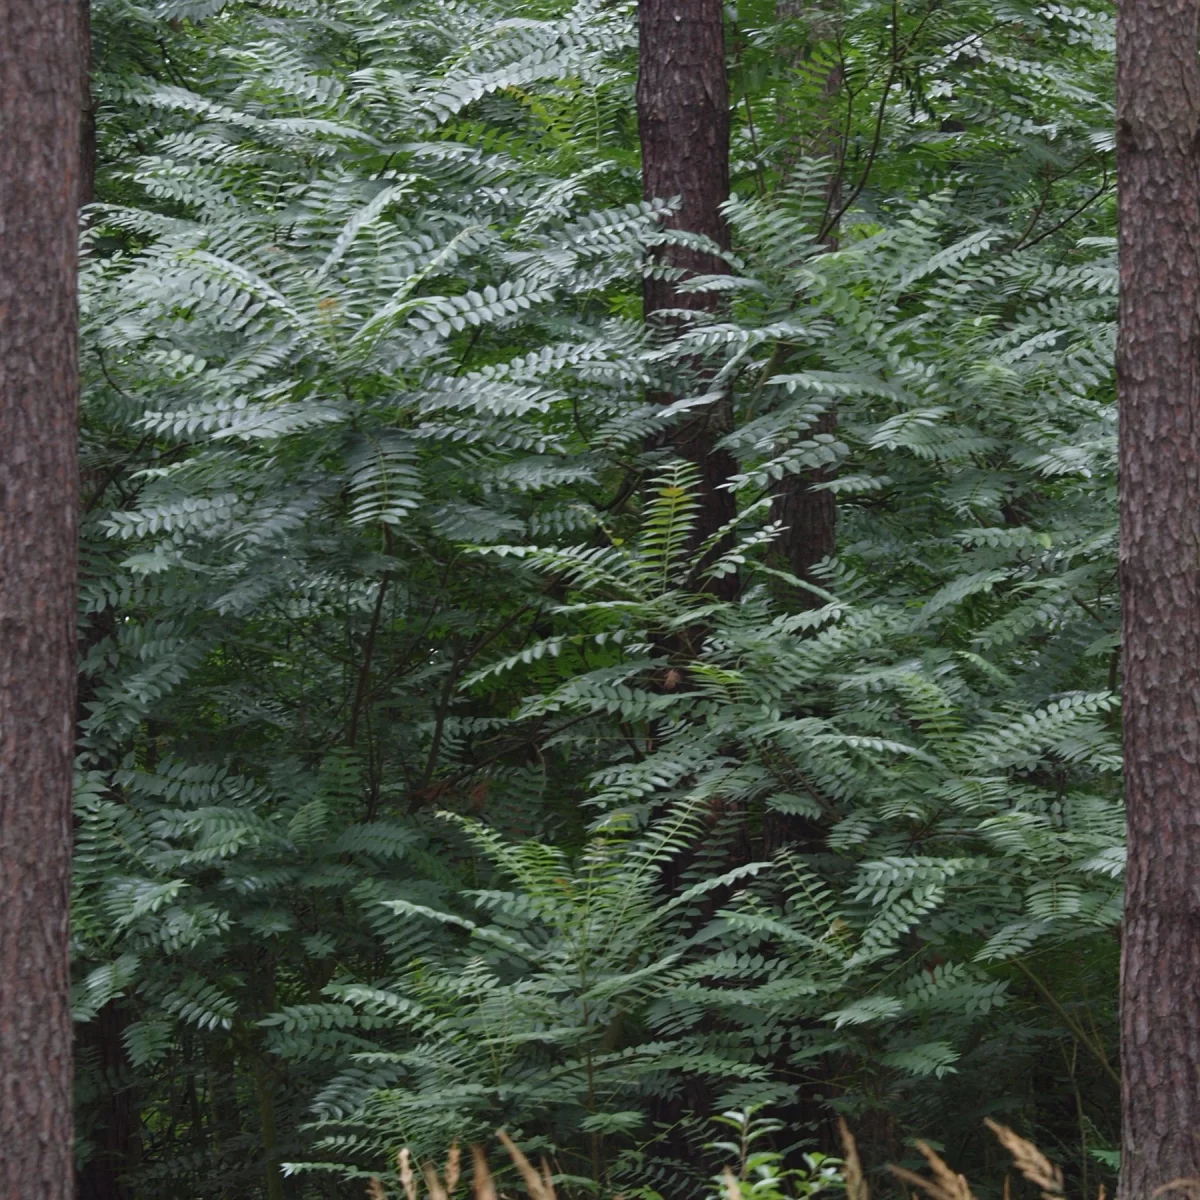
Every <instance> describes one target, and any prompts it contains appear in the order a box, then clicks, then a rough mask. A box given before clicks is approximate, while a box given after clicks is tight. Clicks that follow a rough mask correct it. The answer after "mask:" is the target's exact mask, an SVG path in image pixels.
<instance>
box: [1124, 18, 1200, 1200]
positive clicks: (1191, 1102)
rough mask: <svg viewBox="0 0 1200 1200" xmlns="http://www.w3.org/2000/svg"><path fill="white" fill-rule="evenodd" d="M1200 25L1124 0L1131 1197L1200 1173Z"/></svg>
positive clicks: (1127, 1180)
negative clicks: (1199, 149) (1199, 982)
mask: <svg viewBox="0 0 1200 1200" xmlns="http://www.w3.org/2000/svg"><path fill="white" fill-rule="evenodd" d="M1198 32H1200V30H1198V25H1197V3H1196V0H1153V2H1152V0H1120V2H1119V4H1118V17H1117V47H1118V49H1117V149H1118V178H1119V203H1120V256H1121V299H1120V337H1119V341H1118V352H1117V382H1118V390H1119V394H1120V415H1121V450H1120V484H1121V554H1120V561H1121V591H1122V598H1123V609H1124V614H1123V624H1124V741H1125V764H1126V785H1125V788H1126V802H1127V806H1128V833H1129V867H1128V875H1127V879H1126V889H1125V897H1126V900H1125V928H1124V939H1123V949H1122V963H1121V1065H1122V1070H1123V1085H1122V1110H1123V1131H1122V1145H1123V1152H1122V1165H1121V1184H1120V1197H1121V1200H1144V1198H1145V1197H1148V1196H1150V1195H1151V1194H1152V1193H1153V1191H1154V1189H1155V1188H1157V1187H1159V1186H1160V1185H1162V1184H1164V1183H1166V1182H1168V1181H1169V1180H1171V1179H1175V1178H1178V1177H1185V1176H1186V1177H1195V1176H1198V1175H1200V1137H1198V1136H1197V1130H1200V997H1198V994H1197V990H1196V985H1197V980H1200V888H1197V885H1196V879H1197V877H1198V876H1200V316H1198V314H1200V155H1198V153H1197V131H1198V129H1200V59H1198V57H1197V34H1198Z"/></svg>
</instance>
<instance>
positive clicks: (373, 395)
mask: <svg viewBox="0 0 1200 1200" xmlns="http://www.w3.org/2000/svg"><path fill="white" fill-rule="evenodd" d="M729 23H730V36H729V45H730V49H731V80H732V83H733V85H734V89H735V97H734V98H735V101H736V113H737V120H738V122H739V125H738V127H737V130H736V144H735V157H736V159H737V161H736V162H735V187H736V189H737V195H736V196H735V197H734V198H733V199H732V200H731V202H730V204H729V206H728V216H729V220H730V222H731V225H732V227H733V230H734V253H733V256H732V257H731V259H730V262H731V268H732V275H731V276H729V277H721V278H719V279H715V278H714V279H709V280H698V281H695V283H694V285H693V286H698V287H710V288H720V289H722V291H723V292H724V293H725V294H726V295H727V297H728V303H727V304H726V305H725V306H724V308H723V310H722V311H721V313H720V314H719V315H718V316H717V317H716V318H713V319H705V318H696V319H695V320H694V321H693V322H691V323H689V324H687V325H685V326H683V327H680V328H678V329H676V330H675V331H674V333H673V336H672V337H671V338H670V339H669V340H665V341H664V340H661V339H656V338H651V337H648V336H647V335H646V333H645V332H644V330H643V328H642V326H641V320H640V318H641V308H640V304H641V302H640V272H641V269H642V263H643V259H644V251H645V248H646V247H647V246H649V245H652V244H653V243H654V242H655V240H656V239H661V238H662V236H663V234H662V233H661V230H660V228H659V226H658V223H657V214H658V213H660V212H661V211H662V206H661V205H655V204H644V203H642V202H641V200H640V184H639V182H638V163H637V155H636V146H637V138H636V121H635V114H634V110H633V85H634V80H633V68H634V62H635V57H636V55H635V42H634V22H633V8H632V6H631V5H630V4H629V3H625V2H620V3H609V2H597V0H583V2H582V3H579V4H577V5H575V6H574V7H569V6H567V5H566V4H563V3H557V2H551V0H533V2H531V3H529V4H524V5H517V4H515V3H513V2H512V0H470V2H468V0H446V2H438V0H268V2H260V3H253V2H251V0H244V2H230V3H223V2H222V0H170V2H168V3H163V4H160V5H150V4H144V3H138V2H136V0H96V3H95V8H94V24H95V30H96V38H97V45H96V55H97V73H96V81H95V84H96V93H97V100H98V105H99V123H100V139H101V140H100V164H101V165H100V175H99V180H98V195H99V202H98V203H97V205H95V206H94V207H93V208H92V209H91V210H90V211H89V214H88V218H87V229H86V232H85V240H86V246H87V255H86V260H85V269H84V281H83V312H84V323H85V335H84V336H85V343H84V367H85V376H86V397H85V414H84V457H85V479H84V490H85V505H86V511H85V522H84V612H83V617H82V625H81V643H82V646H83V665H82V675H81V680H82V681H81V730H82V742H81V756H80V786H79V790H78V808H77V853H78V869H77V877H76V878H77V891H76V900H75V927H74V937H75V960H76V971H77V983H78V986H77V1013H78V1020H79V1023H80V1024H79V1044H80V1063H79V1087H80V1113H81V1134H82V1137H81V1142H80V1160H81V1163H82V1165H83V1170H84V1172H85V1175H86V1173H87V1172H88V1171H89V1170H91V1171H94V1170H96V1169H97V1164H99V1163H101V1162H103V1161H105V1159H106V1156H111V1155H114V1154H119V1155H120V1156H121V1157H120V1160H119V1161H120V1168H121V1170H122V1171H124V1172H126V1173H127V1175H128V1177H129V1180H130V1181H131V1183H132V1185H133V1187H134V1189H135V1194H136V1195H138V1196H145V1197H159V1196H161V1197H168V1196H188V1197H208V1196H212V1197H235V1196H236V1197H247V1196H252V1195H258V1194H263V1195H267V1196H271V1197H276V1196H283V1195H292V1196H318V1195H339V1196H340V1195H361V1194H363V1183H362V1180H361V1179H360V1178H356V1177H357V1176H362V1175H368V1174H371V1173H377V1172H381V1171H386V1170H387V1169H388V1165H389V1163H390V1162H391V1160H392V1154H393V1152H394V1150H395V1148H396V1147H397V1146H399V1145H401V1144H408V1145H410V1146H412V1147H413V1148H414V1150H415V1152H416V1153H417V1154H419V1155H431V1154H435V1153H440V1152H441V1151H442V1150H443V1149H444V1148H445V1146H446V1145H447V1144H449V1142H451V1141H452V1140H454V1139H456V1138H457V1139H461V1140H470V1139H481V1138H485V1137H486V1136H487V1133H488V1131H489V1130H491V1129H493V1128H495V1127H496V1126H498V1125H503V1126H505V1127H507V1128H508V1129H509V1130H510V1131H511V1132H512V1134H513V1136H514V1137H515V1138H516V1139H517V1140H518V1141H519V1142H520V1143H521V1144H522V1145H524V1146H526V1147H527V1148H530V1149H531V1150H540V1151H544V1152H545V1153H547V1154H548V1155H549V1157H550V1158H551V1161H552V1163H553V1165H554V1168H555V1170H556V1171H557V1172H558V1173H559V1177H560V1181H561V1184H562V1189H561V1190H562V1191H563V1192H565V1193H566V1194H570V1195H577V1194H579V1195H582V1194H589V1193H591V1192H594V1191H597V1190H598V1191H599V1192H601V1193H603V1194H609V1193H611V1192H613V1191H618V1190H622V1189H623V1190H625V1191H626V1194H630V1191H631V1189H635V1188H638V1187H641V1188H643V1189H647V1190H645V1191H644V1192H643V1194H645V1195H649V1194H650V1191H651V1190H654V1191H657V1192H659V1193H660V1194H661V1195H662V1196H663V1197H665V1198H666V1200H683V1198H685V1197H690V1196H699V1195H703V1194H705V1193H706V1191H707V1190H708V1189H709V1188H710V1187H711V1183H710V1178H711V1176H712V1173H713V1171H714V1170H715V1169H716V1167H717V1166H719V1165H720V1161H721V1155H722V1153H723V1151H722V1150H721V1149H720V1148H718V1149H715V1150H705V1149H704V1147H705V1144H706V1143H707V1142H709V1141H710V1140H711V1138H712V1129H711V1123H710V1118H711V1117H713V1116H714V1114H719V1113H720V1112H722V1111H725V1110H742V1109H745V1108H748V1107H752V1106H756V1105H761V1106H765V1111H766V1112H767V1113H769V1114H770V1116H771V1117H773V1118H775V1119H777V1120H778V1121H779V1122H781V1124H780V1125H779V1126H778V1127H776V1126H775V1125H770V1124H768V1126H766V1127H765V1128H766V1129H767V1131H768V1134H769V1136H770V1139H771V1141H772V1144H773V1148H774V1150H776V1151H779V1152H781V1153H783V1154H784V1156H785V1157H784V1160H781V1161H786V1162H787V1163H793V1164H798V1163H799V1162H800V1159H799V1157H798V1156H799V1154H800V1153H801V1152H802V1151H803V1150H805V1149H806V1148H808V1149H813V1148H814V1147H818V1146H820V1147H822V1148H824V1149H825V1150H826V1151H829V1150H833V1149H834V1148H835V1145H836V1143H835V1142H834V1141H832V1139H831V1134H830V1114H831V1113H832V1112H842V1113H845V1114H847V1116H848V1117H849V1118H850V1119H851V1121H852V1123H853V1124H854V1125H855V1127H856V1129H857V1130H858V1131H859V1134H860V1140H861V1141H863V1142H864V1143H865V1144H866V1153H865V1157H866V1158H867V1160H868V1161H870V1162H880V1161H882V1160H883V1159H885V1158H887V1157H891V1158H896V1159H898V1158H903V1157H904V1156H905V1155H907V1154H908V1153H909V1151H908V1150H907V1148H906V1147H907V1144H908V1143H910V1142H911V1139H912V1138H913V1137H914V1136H927V1137H928V1136H931V1135H932V1136H937V1137H940V1138H942V1139H943V1140H944V1141H946V1142H950V1143H952V1153H951V1155H950V1157H951V1158H952V1160H953V1161H954V1162H955V1163H956V1165H959V1166H961V1167H963V1168H964V1169H968V1172H969V1169H970V1168H971V1166H972V1164H973V1163H975V1162H977V1161H980V1160H981V1157H982V1156H983V1155H984V1154H985V1153H986V1151H985V1148H984V1145H983V1141H982V1138H981V1136H980V1134H979V1128H978V1126H979V1121H980V1119H981V1117H982V1116H983V1115H986V1114H989V1113H995V1114H998V1115H1000V1117H1001V1119H1003V1120H1005V1121H1007V1122H1009V1123H1010V1124H1013V1125H1015V1126H1017V1127H1018V1128H1021V1129H1022V1130H1023V1131H1025V1132H1029V1133H1032V1134H1034V1135H1035V1136H1036V1138H1037V1140H1038V1141H1039V1142H1040V1143H1041V1144H1042V1145H1043V1146H1044V1147H1045V1148H1046V1149H1047V1150H1051V1151H1056V1152H1057V1153H1058V1154H1059V1156H1060V1157H1061V1158H1062V1159H1063V1160H1064V1161H1065V1162H1067V1163H1068V1164H1069V1167H1068V1169H1069V1171H1073V1172H1074V1175H1075V1177H1076V1179H1077V1180H1078V1181H1079V1182H1081V1183H1087V1182H1088V1181H1089V1179H1090V1180H1091V1181H1093V1182H1094V1180H1095V1179H1096V1178H1097V1177H1098V1173H1100V1174H1102V1173H1103V1172H1105V1171H1107V1170H1110V1169H1111V1167H1112V1165H1113V1155H1112V1151H1111V1145H1112V1141H1113V1139H1114V1132H1115V1122H1116V1117H1115V1109H1116V1086H1115V1083H1114V1081H1113V1067H1112V1066H1111V1065H1110V1062H1111V1061H1112V1058H1113V1042H1114V1013H1113V994H1114V991H1115V986H1114V985H1115V971H1116V959H1117V941H1116V938H1115V927H1116V923H1117V921H1118V918H1119V904H1120V876H1121V871H1122V862H1123V850H1122V845H1121V836H1122V833H1121V811H1120V778H1119V769H1120V763H1119V757H1118V739H1117V737H1116V722H1117V720H1118V717H1117V714H1116V712H1115V707H1114V706H1115V699H1114V694H1115V692H1116V690H1117V683H1118V680H1117V674H1116V673H1117V656H1116V628H1117V600H1116V572H1115V559H1116V553H1115V499H1114V497H1115V487H1114V465H1113V455H1114V448H1115V416H1114V408H1113V383H1112V373H1111V365H1110V364H1111V357H1112V339H1113V327H1112V322H1113V316H1114V297H1115V266H1114V262H1113V253H1114V252H1113V242H1112V239H1111V234H1112V221H1113V205H1112V196H1111V192H1110V190H1109V173H1110V170H1109V168H1110V147H1109V141H1108V133H1107V131H1108V129H1109V126H1110V124H1111V112H1110V108H1109V106H1108V104H1107V102H1106V100H1105V99H1104V97H1107V95H1108V93H1109V90H1110V80H1109V76H1110V71H1111V50H1112V47H1111V40H1112V30H1111V18H1110V15H1109V13H1108V11H1107V8H1106V7H1104V6H1102V5H1099V4H1095V5H1092V4H1086V5H1085V4H1079V5H1076V6H1074V7H1068V6H1065V5H1055V4H1027V3H1024V2H1023V0H1021V2H1018V3H1000V2H999V0H920V2H914V3H903V4H900V3H893V2H891V0H889V2H887V3H881V2H880V0H856V2H853V3H851V2H849V0H847V2H846V3H844V4H841V5H840V6H836V5H820V6H818V5H814V6H811V7H809V8H805V7H803V6H801V7H799V8H794V7H789V6H786V5H782V4H781V5H780V7H779V11H778V12H777V11H776V10H775V8H774V6H773V5H770V4H764V3H761V2H760V0H753V2H752V3H749V4H747V5H741V6H737V7H731V8H730V9H729ZM835 77H836V80H837V86H836V87H833V86H831V83H830V81H831V79H833V78H835ZM831 130H832V131H836V133H831ZM831 139H832V141H831ZM832 142H837V143H838V144H839V145H841V146H843V147H844V156H842V157H843V158H844V161H843V162H842V163H841V164H840V165H839V164H837V163H834V162H831V161H830V160H829V159H828V158H827V157H813V155H825V154H827V153H828V152H829V150H830V146H831V144H832ZM831 173H833V174H836V175H838V176H839V178H840V182H839V183H838V184H837V185H836V186H831V184H830V175H831ZM669 200H670V198H669V197H668V198H664V202H669ZM664 380H669V381H671V383H672V385H673V387H674V390H675V391H676V392H677V393H678V394H682V395H685V396H687V397H688V399H686V400H684V401H681V402H680V403H679V404H677V405H675V406H674V407H672V408H670V409H663V408H661V407H659V406H657V405H654V404H652V403H648V402H647V397H646V393H647V389H648V388H649V389H651V390H652V389H653V388H654V386H655V384H661V383H662V382H663V381H664ZM689 381H690V384H689ZM722 389H723V390H724V391H725V392H726V394H728V395H730V396H731V397H732V410H733V421H732V424H731V427H730V428H729V429H728V430H727V432H726V435H725V439H724V444H725V445H726V447H727V448H729V449H730V450H731V451H732V452H733V453H734V454H735V455H736V458H737V462H738V466H739V472H740V473H739V475H738V477H737V479H736V480H735V481H734V482H735V486H736V489H737V497H738V508H739V517H738V520H737V522H736V524H735V527H734V528H732V529H729V530H724V531H721V532H720V533H719V534H717V535H714V536H713V537H712V538H711V539H710V541H711V548H712V553H710V554H708V555H697V554H696V553H694V552H693V551H692V550H690V549H689V548H688V547H689V545H690V542H689V538H690V533H691V530H692V527H693V525H692V523H693V521H694V519H695V502H694V495H695V486H696V485H695V481H694V479H693V477H692V475H691V473H690V469H689V468H688V467H687V466H686V465H685V464H680V463H678V462H675V461H672V459H671V458H670V455H669V452H668V451H666V450H664V449H662V448H655V447H656V446H658V445H659V442H660V441H661V439H657V438H656V436H655V435H656V434H658V433H659V432H661V431H662V430H663V429H664V428H665V427H667V426H669V425H670V424H671V423H672V422H673V421H678V420H679V419H680V417H681V416H682V415H683V414H684V413H685V412H686V411H687V409H688V408H689V407H690V406H694V405H697V404H706V403H712V402H713V399H714V397H715V395H716V394H717V393H718V392H719V391H721V390H722ZM833 407H836V410H837V414H838V425H837V433H836V435H834V434H828V433H822V434H816V435H814V433H813V429H814V426H815V424H816V422H817V419H818V418H819V417H820V416H821V414H822V413H824V412H826V411H828V410H829V409H831V408H833ZM830 466H834V467H836V473H835V475H834V476H833V478H832V480H831V482H828V483H826V484H823V485H822V486H825V487H829V488H831V489H833V490H834V491H835V493H836V496H837V502H838V520H839V535H838V540H839V548H838V554H837V556H836V558H835V559H833V560H829V561H827V562H825V563H824V564H823V565H822V566H821V568H820V570H819V578H820V579H821V580H822V582H823V587H822V588H819V589H814V588H813V587H812V586H811V585H808V584H806V583H805V582H803V581H801V580H799V579H796V578H793V577H792V576H790V575H789V574H788V572H787V571H786V570H785V569H784V568H783V566H782V564H781V559H780V556H779V554H778V551H777V547H778V545H779V544H780V541H781V539H783V538H785V537H786V531H785V530H781V529H780V528H779V526H778V523H773V522H772V520H771V498H772V495H773V494H774V491H775V489H776V488H777V486H778V484H777V481H778V480H779V479H781V478H782V477H784V476H787V475H792V474H796V473H797V472H806V471H812V470H813V469H815V468H829V467H830ZM697 564H700V565H697ZM719 576H720V577H726V578H728V577H732V576H736V579H737V583H738V587H737V589H736V593H737V594H736V597H735V598H733V599H718V598H716V596H715V593H714V591H713V589H711V588H707V587H706V579H711V578H714V577H719ZM725 590H728V589H725ZM725 590H722V591H721V595H724V593H725ZM118 1133H120V1136H119V1137H118V1136H117V1134H118ZM771 1161H772V1162H775V1161H776V1160H774V1159H772V1160H771ZM283 1164H287V1165H286V1167H284V1166H283ZM797 1178H799V1177H797ZM798 1186H799V1185H798ZM805 1186H807V1185H805ZM800 1190H801V1192H802V1191H803V1188H801V1189H800Z"/></svg>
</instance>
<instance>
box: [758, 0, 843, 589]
mask: <svg viewBox="0 0 1200 1200" xmlns="http://www.w3.org/2000/svg"><path fill="white" fill-rule="evenodd" d="M775 19H776V20H777V21H795V22H802V23H803V24H804V26H805V35H806V51H805V53H804V54H802V55H800V56H798V58H797V60H796V61H795V62H794V63H793V64H792V71H793V72H794V73H796V74H797V75H800V74H811V73H812V72H813V70H814V67H813V63H812V61H811V60H812V56H813V49H814V47H816V46H819V45H821V44H822V43H825V44H829V43H832V42H834V40H835V38H836V37H837V33H838V23H839V21H840V19H841V4H840V0H778V3H777V4H776V6H775ZM841 87H842V69H841V67H840V66H836V65H835V66H833V67H831V68H829V69H827V70H826V71H825V76H824V79H822V80H821V84H820V90H819V92H818V97H819V98H818V99H817V101H816V102H815V103H810V104H809V105H807V106H806V107H805V109H804V110H801V109H800V107H799V106H798V105H797V104H796V103H795V102H794V100H793V98H792V96H791V94H790V89H788V88H787V87H786V86H784V87H783V88H782V89H781V93H782V101H781V104H780V110H779V119H780V121H781V122H786V123H787V124H788V125H791V126H792V127H793V128H794V130H795V134H794V137H793V138H792V140H791V142H790V144H789V146H788V149H787V151H786V153H785V161H784V165H785V167H786V168H787V169H788V170H791V169H793V168H794V166H795V164H796V161H797V160H798V159H799V158H800V157H802V156H806V155H807V156H811V157H816V158H827V159H829V175H828V179H827V181H826V185H825V215H824V218H823V219H822V224H823V225H828V228H827V229H825V230H824V233H825V238H824V244H825V245H826V246H828V247H829V248H830V249H836V247H837V223H836V221H834V220H833V218H834V217H835V216H836V214H837V211H838V208H839V207H840V205H841V203H842V160H843V158H844V147H843V145H842V126H841V120H840V114H839V111H838V105H837V96H838V93H839V92H840V90H841ZM807 90H808V91H809V92H810V94H811V90H812V89H811V88H809V89H807ZM820 433H827V434H835V433H837V409H836V408H834V407H833V406H832V404H831V406H830V407H829V408H828V409H827V410H826V411H825V412H824V413H822V414H821V416H820V417H819V418H818V420H817V423H816V425H815V426H814V427H813V428H812V429H811V430H809V432H808V435H807V436H810V437H811V436H813V435H815V434H820ZM835 474H836V471H835V470H834V469H833V468H831V467H830V468H824V469H822V470H819V471H799V472H796V473H795V474H793V475H785V476H784V477H783V478H782V479H781V480H780V481H779V483H778V484H777V485H776V487H775V498H774V500H773V502H772V505H771V519H772V520H774V521H781V522H782V523H783V526H784V532H783V534H782V535H781V537H780V539H779V549H780V552H781V555H782V557H783V558H784V560H785V562H786V564H787V569H788V570H789V571H790V572H791V573H792V574H793V575H795V576H796V577H797V578H799V579H803V580H806V581H808V582H816V580H815V578H814V576H813V573H812V569H813V567H814V566H816V564H817V563H819V562H820V561H821V560H822V559H823V558H828V557H830V556H831V555H832V554H833V553H834V551H835V549H836V548H837V504H836V501H835V497H834V494H833V492H831V491H828V490H824V491H814V490H813V486H814V485H816V484H822V483H828V482H829V481H830V480H831V479H833V478H834V476H835ZM797 599H798V600H799V602H800V603H801V604H806V605H816V604H818V603H819V601H818V600H817V598H816V597H815V596H811V595H810V596H800V597H797Z"/></svg>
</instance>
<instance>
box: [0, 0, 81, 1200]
mask: <svg viewBox="0 0 1200 1200" xmlns="http://www.w3.org/2000/svg"><path fill="white" fill-rule="evenodd" d="M78 26H79V15H78V8H77V2H76V0H36V3H35V2H32V0H0V1195H2V1196H6V1197H7V1196H13V1197H17V1196H30V1197H32V1196H37V1197H38V1198H39V1200H59V1198H63V1200H65V1198H66V1197H68V1196H70V1195H71V1192H72V1188H73V1179H72V1175H73V1171H72V1152H71V1014H70V1007H69V998H68V987H69V982H70V981H69V974H68V964H67V901H68V895H69V883H70V865H71V863H70V854H71V765H72V757H73V754H72V747H73V742H74V718H75V709H74V690H75V528H76V512H77V504H78V478H79V476H78V466H77V462H76V444H75V443H76V408H77V400H78V388H79V371H78V361H77V346H76V307H75V289H76V253H77V252H76V242H77V208H78V196H77V189H78V171H79V144H80V143H79V137H80V134H79V125H80V113H79V108H80V105H79V95H80V83H79V74H80V60H79V51H78Z"/></svg>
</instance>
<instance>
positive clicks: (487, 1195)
mask: <svg viewBox="0 0 1200 1200" xmlns="http://www.w3.org/2000/svg"><path fill="white" fill-rule="evenodd" d="M471 1162H472V1163H473V1164H474V1166H475V1200H497V1196H496V1181H495V1180H494V1179H493V1178H492V1172H491V1170H490V1169H489V1167H488V1165H487V1156H486V1155H485V1154H484V1152H483V1147H482V1146H472V1147H471Z"/></svg>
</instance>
